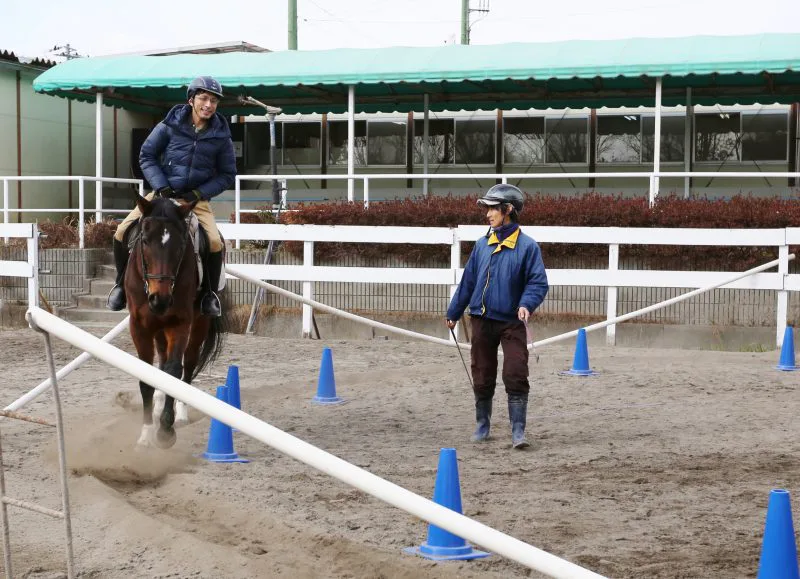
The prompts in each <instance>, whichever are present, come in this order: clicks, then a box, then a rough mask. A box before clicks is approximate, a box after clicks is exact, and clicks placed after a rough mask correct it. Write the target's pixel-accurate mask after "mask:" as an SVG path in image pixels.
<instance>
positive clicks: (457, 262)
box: [450, 229, 464, 340]
mask: <svg viewBox="0 0 800 579" xmlns="http://www.w3.org/2000/svg"><path fill="white" fill-rule="evenodd" d="M452 232H453V244H452V245H451V246H450V267H451V268H452V269H453V272H454V273H455V272H456V271H458V269H459V268H460V267H461V239H460V238H459V237H458V230H457V229H453V230H452ZM457 289H458V284H454V285H451V286H450V300H451V301H452V300H453V296H454V295H455V293H456V290H457ZM461 320H462V323H464V322H463V320H464V318H463V317H462V318H461ZM459 327H460V326H459V325H458V324H456V328H455V331H454V333H453V338H454V340H458V335H459V331H458V330H459Z"/></svg>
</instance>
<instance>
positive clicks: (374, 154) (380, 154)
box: [367, 121, 407, 165]
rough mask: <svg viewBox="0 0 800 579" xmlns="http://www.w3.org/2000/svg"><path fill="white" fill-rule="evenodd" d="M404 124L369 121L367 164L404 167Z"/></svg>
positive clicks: (399, 122)
mask: <svg viewBox="0 0 800 579" xmlns="http://www.w3.org/2000/svg"><path fill="white" fill-rule="evenodd" d="M406 124H407V123H406V122H405V121H370V122H369V126H368V130H369V136H368V140H367V143H368V146H367V163H369V164H370V165H405V164H406Z"/></svg>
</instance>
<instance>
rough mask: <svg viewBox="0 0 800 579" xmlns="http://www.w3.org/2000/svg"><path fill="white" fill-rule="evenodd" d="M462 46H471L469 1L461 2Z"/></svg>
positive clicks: (462, 0)
mask: <svg viewBox="0 0 800 579" xmlns="http://www.w3.org/2000/svg"><path fill="white" fill-rule="evenodd" d="M461 44H469V0H461Z"/></svg>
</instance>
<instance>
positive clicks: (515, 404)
mask: <svg viewBox="0 0 800 579" xmlns="http://www.w3.org/2000/svg"><path fill="white" fill-rule="evenodd" d="M527 414H528V397H527V396H521V395H519V394H516V395H509V396H508V418H509V420H510V422H511V446H513V447H514V448H527V447H528V446H530V443H529V442H528V441H527V440H525V422H526V417H527Z"/></svg>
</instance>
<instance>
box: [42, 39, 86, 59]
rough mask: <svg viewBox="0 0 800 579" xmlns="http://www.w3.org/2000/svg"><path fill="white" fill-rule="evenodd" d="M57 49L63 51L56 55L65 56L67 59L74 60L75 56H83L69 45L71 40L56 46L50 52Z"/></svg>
mask: <svg viewBox="0 0 800 579" xmlns="http://www.w3.org/2000/svg"><path fill="white" fill-rule="evenodd" d="M56 50H61V51H63V52H59V53H58V54H56V55H55V56H63V57H64V58H66V59H67V60H72V59H73V58H81V55H80V54H78V51H77V50H75V49H74V48H72V47H71V46H70V45H69V42H68V43H67V44H65V45H64V46H58V45H56V46H54V47H53V48H52V50H50V52H55V51H56Z"/></svg>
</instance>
